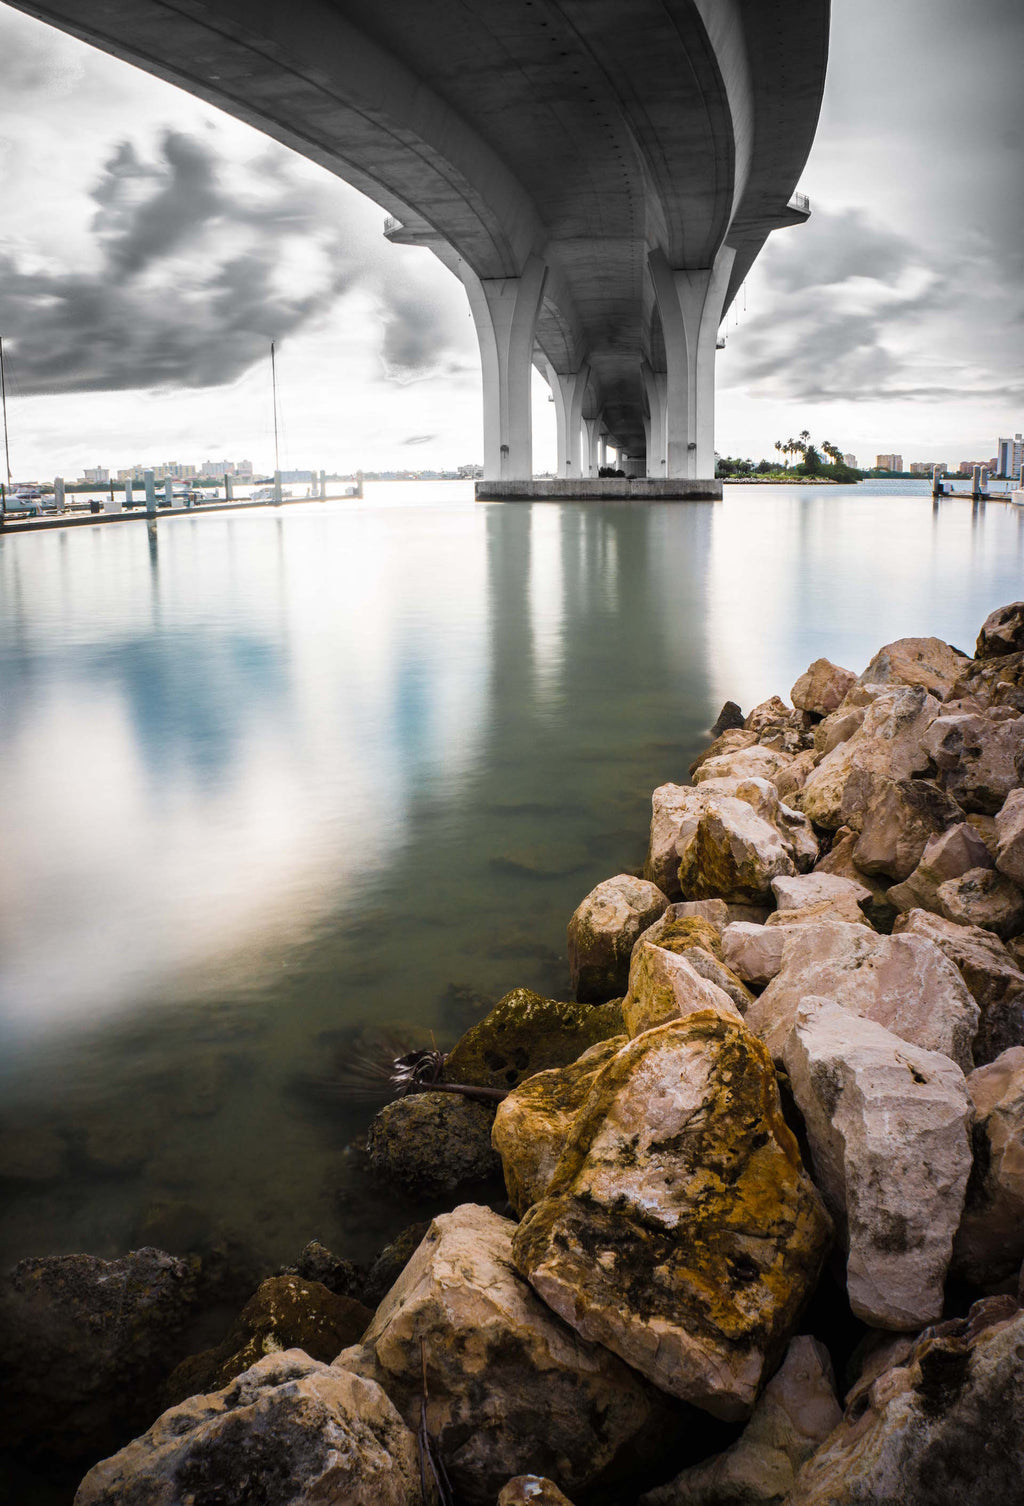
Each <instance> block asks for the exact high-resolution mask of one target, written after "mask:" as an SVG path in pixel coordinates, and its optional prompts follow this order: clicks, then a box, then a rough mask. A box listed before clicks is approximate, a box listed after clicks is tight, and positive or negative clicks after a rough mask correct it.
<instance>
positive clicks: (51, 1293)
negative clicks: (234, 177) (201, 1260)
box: [0, 1249, 197, 1459]
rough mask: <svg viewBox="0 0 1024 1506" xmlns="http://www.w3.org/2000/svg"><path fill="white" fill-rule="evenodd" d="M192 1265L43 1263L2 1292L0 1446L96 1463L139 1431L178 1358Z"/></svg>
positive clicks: (70, 1259)
mask: <svg viewBox="0 0 1024 1506" xmlns="http://www.w3.org/2000/svg"><path fill="white" fill-rule="evenodd" d="M196 1277H197V1265H196V1263H191V1262H188V1261H185V1260H178V1259H176V1258H175V1257H174V1256H172V1255H168V1254H166V1253H165V1252H164V1251H163V1250H151V1249H142V1250H133V1251H132V1252H131V1254H129V1255H125V1256H122V1258H121V1259H120V1260H100V1259H98V1257H96V1256H95V1255H46V1256H42V1257H40V1258H38V1259H31V1260H23V1261H21V1262H20V1263H19V1264H18V1265H16V1266H15V1267H14V1270H13V1271H11V1272H10V1274H9V1275H8V1276H7V1277H6V1278H5V1279H4V1281H3V1283H2V1285H0V1332H2V1333H3V1335H4V1353H3V1367H2V1376H0V1446H6V1447H17V1446H19V1445H23V1444H29V1445H30V1446H31V1447H33V1448H34V1449H38V1450H44V1451H46V1452H49V1453H51V1454H53V1455H55V1456H57V1457H59V1458H65V1459H76V1458H87V1457H89V1456H91V1457H92V1458H95V1457H96V1456H97V1454H101V1453H103V1452H108V1453H109V1452H110V1451H112V1450H113V1449H115V1448H118V1447H120V1445H121V1444H122V1443H123V1442H124V1441H125V1439H126V1438H130V1437H131V1436H132V1433H133V1432H137V1431H138V1430H139V1429H140V1428H141V1427H145V1426H146V1425H147V1423H148V1422H149V1421H150V1420H151V1419H152V1418H153V1416H154V1415H155V1413H156V1412H157V1410H158V1407H159V1404H158V1400H157V1398H158V1395H159V1388H160V1385H161V1383H162V1382H163V1380H164V1377H165V1376H166V1375H167V1373H168V1371H169V1370H171V1369H172V1367H173V1366H174V1365H175V1364H176V1363H177V1361H178V1359H179V1358H180V1357H181V1354H182V1345H183V1340H182V1334H183V1332H184V1329H185V1327H186V1324H187V1323H188V1322H189V1320H190V1319H191V1317H192V1314H193V1311H194V1309H195V1304H196Z"/></svg>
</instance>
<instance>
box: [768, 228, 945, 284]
mask: <svg viewBox="0 0 1024 1506" xmlns="http://www.w3.org/2000/svg"><path fill="white" fill-rule="evenodd" d="M764 256H765V270H766V272H767V275H768V278H769V280H770V281H771V282H772V283H773V284H774V285H775V286H776V287H779V288H783V289H785V290H786V291H788V292H793V291H795V290H796V289H798V288H813V287H823V286H826V285H828V284H830V283H838V282H847V281H849V279H850V278H853V277H869V278H872V279H873V280H875V281H878V282H892V281H895V279H896V278H897V277H899V276H900V274H901V273H902V272H903V271H905V270H906V268H907V267H909V266H911V265H913V263H914V261H915V260H916V257H917V252H916V248H915V246H914V244H913V242H912V241H910V240H908V239H907V238H906V237H905V236H901V235H897V234H896V233H895V232H894V231H892V230H887V229H886V228H885V227H884V226H880V225H875V224H872V222H871V220H870V219H869V218H868V216H867V215H866V214H865V213H864V212H863V211H862V210H859V209H848V210H845V211H842V212H840V213H838V214H836V213H829V212H828V211H827V210H825V211H821V210H818V211H816V212H815V214H814V216H813V217H812V219H811V220H810V222H809V224H808V225H807V226H806V227H803V228H801V230H800V232H799V233H795V234H793V235H791V236H785V235H782V236H776V237H775V239H774V240H772V241H770V242H769V245H768V248H767V249H766V251H765V253H764Z"/></svg>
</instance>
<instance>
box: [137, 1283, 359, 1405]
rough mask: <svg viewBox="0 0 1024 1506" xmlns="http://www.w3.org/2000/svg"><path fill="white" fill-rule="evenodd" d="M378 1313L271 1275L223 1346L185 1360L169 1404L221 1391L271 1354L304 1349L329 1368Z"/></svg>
mask: <svg viewBox="0 0 1024 1506" xmlns="http://www.w3.org/2000/svg"><path fill="white" fill-rule="evenodd" d="M372 1317H373V1314H372V1313H371V1312H370V1310H369V1308H366V1307H364V1306H363V1305H362V1303H361V1302H354V1301H353V1300H352V1298H351V1297H338V1296H336V1295H335V1294H334V1292H329V1291H328V1290H327V1288H326V1287H325V1286H322V1285H321V1283H320V1282H319V1281H304V1280H303V1279H302V1277H301V1276H271V1278H270V1279H269V1281H264V1282H263V1284H262V1286H261V1287H260V1288H259V1290H258V1291H257V1292H256V1294H255V1296H254V1297H253V1298H252V1300H251V1301H250V1302H248V1303H247V1304H246V1306H245V1307H244V1308H243V1309H242V1311H241V1313H240V1314H239V1316H238V1317H237V1318H236V1320H235V1322H234V1323H233V1324H232V1326H231V1329H230V1331H229V1333H228V1334H227V1336H226V1337H225V1339H224V1340H223V1342H222V1343H220V1344H218V1345H217V1346H216V1348H215V1349H206V1350H204V1351H203V1352H202V1354H193V1355H190V1356H189V1357H188V1359H187V1360H182V1362H181V1364H180V1365H179V1366H178V1368H177V1369H176V1370H175V1371H174V1372H173V1374H172V1375H170V1376H169V1377H168V1380H167V1384H166V1386H165V1388H164V1405H165V1406H169V1407H171V1406H177V1404H178V1403H179V1402H182V1401H184V1400H185V1398H186V1397H188V1396H198V1395H200V1394H202V1393H205V1392H207V1391H219V1390H220V1389H221V1387H222V1386H226V1385H228V1384H229V1382H231V1381H233V1380H234V1378H235V1376H236V1375H241V1373H242V1371H243V1370H248V1369H249V1366H250V1365H255V1363H256V1361H257V1360H261V1359H262V1358H263V1356H264V1355H266V1354H275V1353H278V1352H279V1351H280V1350H283V1349H301V1350H303V1351H304V1353H306V1354H308V1355H309V1357H310V1359H313V1360H322V1361H324V1362H325V1363H329V1362H330V1361H331V1360H333V1359H334V1358H335V1356H336V1355H337V1354H339V1353H340V1351H341V1350H342V1349H344V1348H346V1346H347V1345H349V1344H354V1343H355V1342H356V1340H357V1339H359V1337H360V1336H361V1334H362V1333H363V1332H364V1330H365V1329H366V1328H367V1327H369V1323H370V1319H371V1318H372Z"/></svg>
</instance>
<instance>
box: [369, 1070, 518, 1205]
mask: <svg viewBox="0 0 1024 1506" xmlns="http://www.w3.org/2000/svg"><path fill="white" fill-rule="evenodd" d="M493 1123H494V1108H493V1106H492V1105H491V1104H485V1103H476V1102H474V1101H473V1100H472V1099H470V1098H463V1097H459V1096H456V1095H455V1094H454V1093H410V1094H409V1095H408V1097H406V1098H396V1099H395V1101H394V1102H393V1103H388V1104H385V1105H384V1107H383V1108H382V1109H381V1110H380V1112H379V1113H378V1114H377V1115H376V1116H375V1117H374V1119H373V1120H372V1122H371V1124H370V1128H369V1129H368V1130H367V1132H366V1150H367V1154H368V1156H369V1161H370V1166H371V1167H372V1168H373V1170H374V1171H375V1172H376V1173H377V1175H378V1176H381V1177H385V1178H386V1179H387V1180H388V1181H391V1182H397V1183H399V1185H400V1186H402V1187H405V1188H407V1189H408V1190H409V1191H410V1192H413V1193H428V1194H429V1193H437V1192H451V1191H453V1190H454V1189H455V1188H456V1187H459V1186H461V1184H462V1183H463V1182H480V1181H485V1180H486V1179H487V1178H488V1177H492V1176H495V1175H496V1173H497V1171H498V1158H497V1156H496V1155H495V1154H494V1151H493V1150H492V1149H491V1125H492V1124H493Z"/></svg>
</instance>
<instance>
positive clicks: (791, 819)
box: [644, 778, 818, 903]
mask: <svg viewBox="0 0 1024 1506" xmlns="http://www.w3.org/2000/svg"><path fill="white" fill-rule="evenodd" d="M735 801H739V802H740V803H742V804H745V805H747V806H749V807H750V810H751V811H752V812H753V813H754V815H755V816H756V817H758V818H759V820H761V821H762V822H765V823H766V824H767V825H768V826H770V827H774V828H775V832H776V838H775V839H772V838H771V836H770V835H768V836H764V835H763V839H764V840H767V841H769V842H771V841H772V840H778V841H780V842H781V843H782V844H783V846H784V847H785V850H786V851H787V852H788V854H789V855H790V858H791V859H792V861H793V865H794V866H793V867H792V868H791V869H790V870H788V871H791V872H794V873H795V872H796V871H797V870H798V869H803V868H810V867H811V866H812V865H813V863H814V861H815V859H816V858H817V855H818V846H817V842H816V841H815V839H814V833H813V830H812V829H811V826H810V823H809V822H808V820H807V819H806V817H804V816H802V815H801V814H800V813H799V812H797V811H794V810H791V809H790V808H789V807H788V806H785V805H783V804H782V803H781V802H780V800H779V796H778V793H777V791H776V790H775V788H774V786H773V785H772V784H771V783H770V781H769V780H767V779H761V778H748V779H706V780H705V781H704V782H703V783H702V784H700V785H697V786H686V785H677V784H663V785H660V786H659V788H658V789H656V790H655V791H654V795H653V796H652V816H651V835H650V841H649V844H648V849H647V860H646V863H645V866H644V877H645V878H647V879H649V880H650V881H651V882H652V883H655V884H657V886H658V888H659V889H661V890H662V892H663V893H664V894H667V895H668V896H669V898H670V899H673V900H678V899H681V898H682V897H683V891H682V888H681V887H680V863H681V860H684V859H685V857H686V854H687V853H688V852H689V850H690V849H691V847H692V845H693V842H694V838H695V833H696V829H697V826H698V825H699V823H700V821H701V819H702V817H703V816H704V815H705V814H706V813H707V812H708V811H711V810H718V809H720V807H721V806H722V805H723V803H726V802H735ZM734 815H735V819H736V820H738V821H740V822H745V821H746V817H745V816H744V814H743V812H742V811H740V812H735V813H734ZM779 871H780V872H781V871H783V868H780V870H779ZM723 895H724V891H722V893H721V894H719V893H717V892H715V891H708V893H706V894H705V893H700V894H693V895H691V896H690V898H691V899H706V898H721V897H723ZM737 899H738V901H739V902H740V903H743V902H745V901H748V899H749V896H748V895H746V894H739V895H738V896H737ZM758 902H761V901H760V899H759V900H758Z"/></svg>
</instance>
